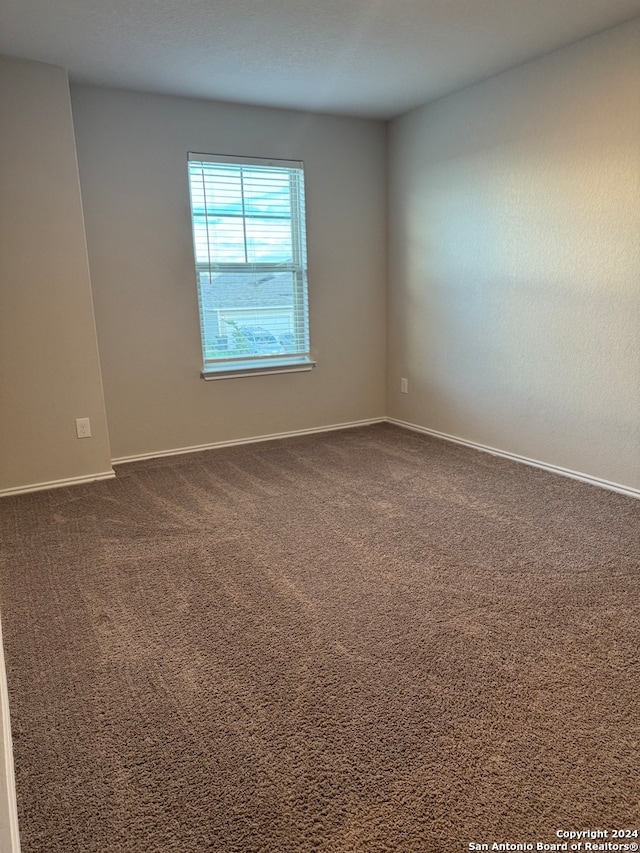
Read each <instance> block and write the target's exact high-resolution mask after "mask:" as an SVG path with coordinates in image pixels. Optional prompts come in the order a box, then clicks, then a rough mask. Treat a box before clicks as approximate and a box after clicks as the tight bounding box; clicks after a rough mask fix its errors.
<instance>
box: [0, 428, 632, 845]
mask: <svg viewBox="0 0 640 853" xmlns="http://www.w3.org/2000/svg"><path fill="white" fill-rule="evenodd" d="M0 518H1V521H0V531H1V533H2V542H3V545H2V556H3V559H2V572H3V574H2V597H1V604H2V618H3V625H4V642H5V650H6V658H7V673H8V685H9V696H10V703H11V723H12V727H13V735H14V757H15V765H16V777H17V794H18V807H19V817H20V831H21V841H22V851H23V853H36V851H37V853H76V851H77V853H90V851H96V853H111V851H114V853H115V852H116V851H117V853H120V851H122V853H142V851H145V853H146V851H162V853H169V852H170V851H176V853H186V852H187V851H189V852H190V853H191V851H217V852H218V853H284V851H287V853H311V851H321V853H356V851H357V853H387V851H389V853H409V851H412V853H413V851H415V853H431V851H433V853H449V851H464V850H470V849H481V848H479V847H478V848H473V846H472V844H488V845H489V848H488V849H491V845H492V844H493V843H494V842H496V843H504V842H510V843H514V844H516V843H520V844H533V845H534V849H535V844H536V843H537V842H543V843H547V844H550V843H559V841H560V840H561V839H560V838H559V837H557V835H556V833H557V831H558V830H562V831H572V830H585V829H590V830H597V829H600V830H603V831H604V830H610V831H613V830H616V829H632V830H633V829H639V828H640V775H639V768H640V679H639V674H640V543H639V533H640V502H638V501H634V500H633V499H631V498H627V497H624V496H621V495H618V494H613V493H610V492H606V491H602V490H600V489H596V488H594V487H591V486H588V485H585V484H581V483H577V482H574V481H571V480H567V479H564V478H561V477H557V476H553V475H550V474H547V473H544V472H542V471H539V470H536V469H532V468H527V467H525V466H522V465H518V464H515V463H510V462H507V461H505V460H502V459H498V458H495V457H492V456H488V455H483V454H479V453H475V452H474V451H471V450H467V449H464V448H462V447H458V446H455V445H450V444H446V443H443V442H439V441H436V440H434V439H430V438H428V437H426V436H422V435H418V434H414V433H410V432H406V431H403V430H400V429H398V428H395V427H392V426H390V425H379V426H374V427H370V428H366V429H356V430H350V431H344V432H339V433H327V434H324V435H319V436H311V437H304V438H296V439H288V440H284V441H277V442H268V443H265V444H260V445H257V444H256V445H245V446H243V447H237V448H230V449H225V450H218V451H213V452H209V453H202V454H194V455H186V456H181V457H173V458H168V459H163V460H155V461H150V462H144V463H135V464H131V465H127V466H121V467H120V468H119V470H118V477H117V479H116V480H113V481H107V482H102V483H97V484H94V485H88V486H82V487H75V488H70V489H62V490H57V491H51V492H48V493H39V494H33V495H25V496H21V497H15V498H11V499H6V500H4V501H3V502H2V503H1V504H0ZM601 837H602V836H601ZM608 840H609V841H613V838H612V835H611V834H610V835H609V837H608ZM627 840H628V839H627ZM632 840H635V841H636V842H637V841H638V840H639V839H637V838H636V839H632ZM550 849H553V848H550ZM582 849H585V848H584V847H583V848H582ZM612 849H615V848H612Z"/></svg>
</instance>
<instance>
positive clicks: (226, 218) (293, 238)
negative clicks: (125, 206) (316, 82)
mask: <svg viewBox="0 0 640 853" xmlns="http://www.w3.org/2000/svg"><path fill="white" fill-rule="evenodd" d="M189 189H190V194H191V218H192V225H193V243H194V253H195V263H196V274H197V280H198V294H199V302H200V328H201V334H202V350H203V361H204V371H203V375H205V376H207V375H209V376H212V377H225V376H237V375H242V374H253V373H257V372H275V371H278V372H279V371H284V370H292V369H293V370H295V369H298V370H300V369H310V368H311V367H312V366H313V362H311V359H310V355H309V315H308V300H307V256H306V234H305V206H304V172H303V166H302V163H301V162H298V161H284V160H256V159H248V158H239V157H225V156H217V155H208V154H195V153H190V154H189Z"/></svg>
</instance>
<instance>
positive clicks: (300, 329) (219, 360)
mask: <svg viewBox="0 0 640 853" xmlns="http://www.w3.org/2000/svg"><path fill="white" fill-rule="evenodd" d="M193 163H195V164H197V163H214V164H220V165H223V166H227V165H231V166H239V167H243V166H246V167H252V168H254V169H255V168H256V167H258V168H260V167H267V168H275V169H281V170H282V169H284V170H290V171H291V172H294V171H295V172H296V173H297V174H296V178H295V180H296V183H297V185H298V186H297V187H296V188H295V189H294V187H293V181H292V180H291V179H290V181H289V192H290V211H291V216H290V226H291V249H292V258H291V261H290V262H278V261H251V262H249V261H246V262H238V261H235V262H231V261H216V260H212V253H211V242H210V240H209V235H207V248H208V251H209V257H208V260H206V261H202V260H200V261H199V260H198V249H197V244H196V240H197V237H196V205H195V203H194V192H193V186H192V164H193ZM187 166H188V184H189V202H190V208H189V209H190V218H191V228H192V234H193V253H194V264H195V272H196V280H197V289H198V310H199V314H200V338H201V346H202V360H203V367H202V371H201V373H200V375H201V377H202V378H203V379H231V378H234V377H242V376H257V375H266V374H273V373H299V372H307V371H310V370H312V369H313V368H314V367H315V365H316V362H315V361H313V360H312V358H311V350H310V343H309V307H308V284H307V256H306V209H305V172H304V163H303V162H302V161H301V160H281V159H276V158H269V159H267V158H257V157H243V156H236V155H227V154H208V153H207V154H205V153H202V152H193V151H190V152H188V155H187ZM241 192H242V202H243V211H242V213H241V214H240V215H239V217H238V218H239V219H241V220H242V222H243V234H244V238H243V239H244V247H245V256H246V249H247V237H246V230H247V229H246V223H247V221H250V220H251V216H250V215H249V214H246V213H245V212H244V198H245V197H244V190H243V189H242V190H241ZM205 195H206V191H205ZM204 209H205V214H204V215H205V219H206V217H207V215H208V214H207V204H206V199H205V208H204ZM234 272H247V273H249V272H250V273H251V274H252V275H256V276H264V275H269V274H275V273H282V272H290V273H291V274H292V287H293V297H292V301H293V306H289V305H287V306H271V305H265V306H263V307H262V310H267V309H273V310H274V311H275V310H277V309H278V308H281V309H282V310H287V311H289V310H292V309H293V325H294V327H295V328H296V329H297V338H296V339H297V340H298V342H300V341H301V340H302V343H303V347H300V346H299V345H298V346H297V347H296V348H295V351H293V352H290V353H287V352H284V353H277V354H265V353H250V354H247V355H241V356H238V355H235V356H230V357H228V358H224V357H216V358H208V357H207V338H206V332H205V328H206V327H205V310H206V309H205V304H204V298H203V291H202V277H203V274H208V275H209V276H210V278H212V277H213V275H214V274H220V273H222V274H224V273H234ZM243 307H244V306H242V305H239V306H237V309H235V308H234V309H228V312H229V313H230V314H233V313H234V310H241V309H242V308H243ZM254 307H255V306H254ZM247 310H248V309H247Z"/></svg>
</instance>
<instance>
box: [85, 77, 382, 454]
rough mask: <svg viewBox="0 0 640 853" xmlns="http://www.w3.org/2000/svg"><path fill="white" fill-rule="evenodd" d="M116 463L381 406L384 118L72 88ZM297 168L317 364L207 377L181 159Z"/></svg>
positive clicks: (370, 414) (368, 413) (318, 423)
mask: <svg viewBox="0 0 640 853" xmlns="http://www.w3.org/2000/svg"><path fill="white" fill-rule="evenodd" d="M72 103H73V113H74V121H75V127H76V144H77V147H78V159H79V167H80V179H81V184H82V195H83V202H84V211H85V224H86V231H87V243H88V250H89V262H90V268H91V276H92V283H93V289H94V299H95V306H96V323H97V328H98V340H99V344H100V354H101V360H102V372H103V378H104V386H105V398H106V401H107V412H108V417H109V429H110V435H111V442H112V448H113V456H114V458H122V457H125V456H131V455H137V454H144V453H155V452H160V451H165V450H171V449H174V448H181V447H192V446H198V445H201V444H208V443H213V442H218V441H227V440H235V439H242V438H246V437H251V436H259V435H267V434H270V433H278V432H284V431H289V430H300V429H306V428H316V427H322V426H324V425H330V424H336V423H346V422H351V421H355V420H360V419H367V418H375V417H379V416H382V415H384V411H385V379H384V372H385V343H386V257H385V252H386V239H385V228H386V220H385V216H386V207H385V205H386V197H385V189H386V184H385V155H386V149H385V144H386V137H385V127H384V125H383V124H382V123H380V122H374V121H366V120H356V119H344V118H333V117H328V116H317V115H310V114H304V113H294V112H283V111H278V110H268V109H260V108H253V107H243V106H235V105H223V104H214V103H211V102H207V101H198V100H189V99H180V98H172V97H163V96H155V95H146V94H139V93H131V92H123V91H117V90H108V89H99V88H92V87H82V86H81V87H72ZM188 151H201V152H211V153H219V154H239V155H253V156H260V157H274V158H283V159H301V160H304V162H305V170H306V198H307V234H308V259H309V304H310V326H311V347H312V355H313V356H314V358H315V359H317V367H316V368H315V369H314V370H313V371H311V372H310V373H298V374H282V375H273V376H261V377H251V378H242V379H229V380H223V381H209V382H205V381H203V380H202V379H201V378H200V375H199V372H200V369H201V350H200V332H199V320H198V306H197V295H196V283H195V270H194V262H193V249H192V237H191V225H190V215H189V194H188V187H187V171H186V168H187V167H186V163H187V152H188Z"/></svg>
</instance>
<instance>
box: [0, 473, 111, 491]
mask: <svg viewBox="0 0 640 853" xmlns="http://www.w3.org/2000/svg"><path fill="white" fill-rule="evenodd" d="M115 476H116V472H115V471H113V470H111V471H100V473H98V474H87V475H85V476H84V477H67V478H66V479H64V480H50V481H49V482H48V483H32V484H31V485H29V486H15V487H14V488H12V489H0V498H5V497H9V496H10V495H25V494H27V493H28V492H43V491H45V490H46V489H62V488H64V487H65V486H80V485H82V484H83V483H95V482H96V481H97V480H112V479H113V478H114V477H115Z"/></svg>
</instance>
